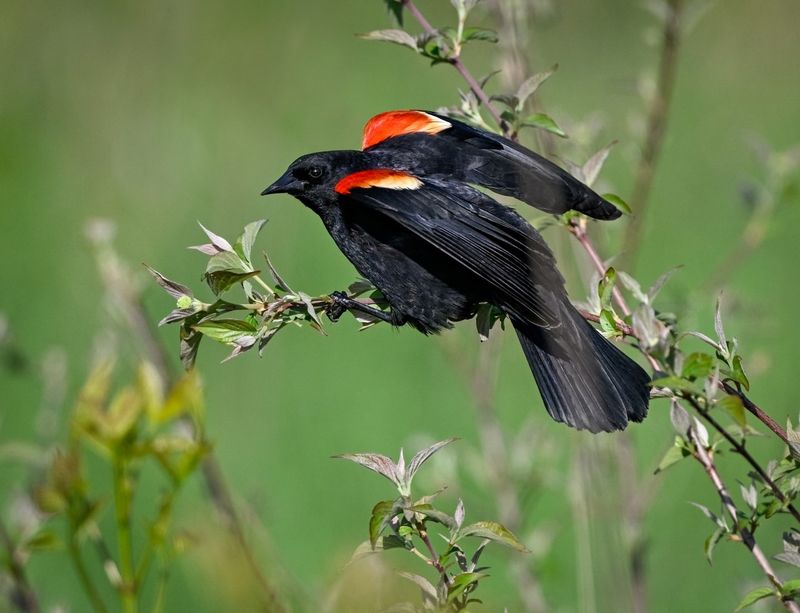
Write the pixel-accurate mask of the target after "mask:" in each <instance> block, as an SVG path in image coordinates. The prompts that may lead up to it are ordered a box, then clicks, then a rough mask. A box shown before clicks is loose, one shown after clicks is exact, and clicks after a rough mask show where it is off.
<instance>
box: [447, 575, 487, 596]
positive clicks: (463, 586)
mask: <svg viewBox="0 0 800 613" xmlns="http://www.w3.org/2000/svg"><path fill="white" fill-rule="evenodd" d="M488 576H489V575H487V574H486V573H461V574H460V575H456V576H455V577H454V578H453V582H452V583H451V584H450V585H449V586H448V587H447V602H448V603H452V602H453V601H454V600H455V599H456V598H458V597H459V596H460V595H461V594H463V593H464V592H465V591H466V590H467V589H468V588H471V587H472V586H474V585H476V584H477V583H478V581H480V580H481V579H484V578H485V577H488Z"/></svg>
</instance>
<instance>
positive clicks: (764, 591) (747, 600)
mask: <svg viewBox="0 0 800 613" xmlns="http://www.w3.org/2000/svg"><path fill="white" fill-rule="evenodd" d="M773 594H776V595H777V592H775V591H774V590H773V589H772V588H771V587H757V588H756V589H754V590H750V591H749V592H747V594H745V596H744V598H742V600H741V602H739V605H738V606H737V607H736V609H734V610H735V611H741V610H742V609H744V608H746V607H749V606H750V605H751V604H753V603H754V602H758V601H759V600H762V599H763V598H767V597H769V596H772V595H773Z"/></svg>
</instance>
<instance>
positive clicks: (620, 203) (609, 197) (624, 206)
mask: <svg viewBox="0 0 800 613" xmlns="http://www.w3.org/2000/svg"><path fill="white" fill-rule="evenodd" d="M602 198H603V200H605V201H606V202H610V203H611V204H613V205H614V206H615V207H617V208H618V209H619V210H620V211H622V212H623V213H625V214H626V215H632V214H633V211H631V207H630V206H629V205H628V203H627V202H625V201H624V200H623V199H622V198H621V197H620V196H617V194H612V193H611V192H609V193H607V194H603V196H602Z"/></svg>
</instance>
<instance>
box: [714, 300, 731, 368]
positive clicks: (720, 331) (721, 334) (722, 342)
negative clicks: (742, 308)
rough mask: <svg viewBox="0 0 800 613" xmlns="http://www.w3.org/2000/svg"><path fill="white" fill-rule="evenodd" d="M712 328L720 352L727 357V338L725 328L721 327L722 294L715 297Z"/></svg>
mask: <svg viewBox="0 0 800 613" xmlns="http://www.w3.org/2000/svg"><path fill="white" fill-rule="evenodd" d="M714 330H715V331H716V332H717V339H718V340H719V347H720V350H721V351H720V353H722V355H723V356H724V357H725V358H726V359H727V357H728V339H726V338H725V329H724V328H723V327H722V294H720V295H719V296H718V297H717V307H716V309H715V310H714Z"/></svg>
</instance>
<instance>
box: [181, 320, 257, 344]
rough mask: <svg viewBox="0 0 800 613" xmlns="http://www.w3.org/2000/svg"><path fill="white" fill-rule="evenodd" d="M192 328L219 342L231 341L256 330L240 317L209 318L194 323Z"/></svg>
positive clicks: (251, 333)
mask: <svg viewBox="0 0 800 613" xmlns="http://www.w3.org/2000/svg"><path fill="white" fill-rule="evenodd" d="M194 329H195V330H197V331H198V332H201V333H203V334H204V335H206V336H208V337H209V338H213V339H214V340H215V341H219V342H220V343H233V342H235V341H236V340H237V339H240V338H242V337H243V336H252V335H254V334H255V333H256V332H257V330H256V328H255V327H254V326H252V325H250V324H249V323H247V322H246V321H242V320H240V319H211V320H208V321H204V322H202V323H199V324H195V325H194Z"/></svg>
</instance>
